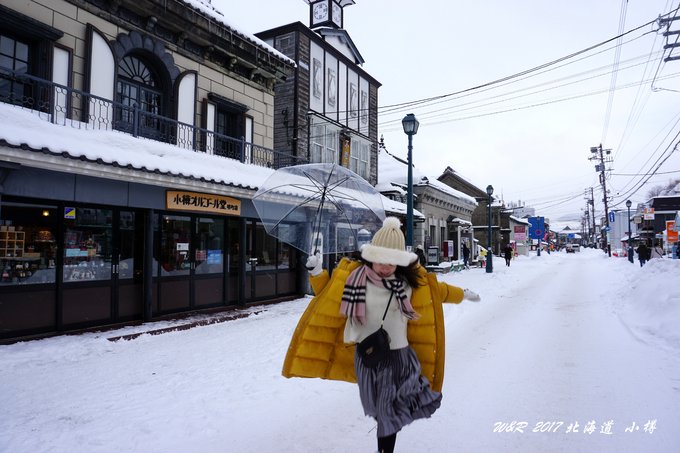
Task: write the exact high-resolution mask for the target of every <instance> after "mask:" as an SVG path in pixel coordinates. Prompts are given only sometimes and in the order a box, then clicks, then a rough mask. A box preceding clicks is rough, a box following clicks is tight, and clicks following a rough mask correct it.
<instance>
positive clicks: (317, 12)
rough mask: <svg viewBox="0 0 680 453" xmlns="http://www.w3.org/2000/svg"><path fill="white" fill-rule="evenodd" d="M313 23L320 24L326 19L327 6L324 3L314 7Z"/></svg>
mask: <svg viewBox="0 0 680 453" xmlns="http://www.w3.org/2000/svg"><path fill="white" fill-rule="evenodd" d="M313 17H314V22H315V23H316V22H321V21H322V20H327V19H328V4H327V3H326V2H321V3H317V4H316V5H314V13H313Z"/></svg>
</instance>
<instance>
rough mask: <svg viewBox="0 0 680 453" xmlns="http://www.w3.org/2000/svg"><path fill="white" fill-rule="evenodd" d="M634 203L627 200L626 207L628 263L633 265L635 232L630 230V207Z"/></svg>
mask: <svg viewBox="0 0 680 453" xmlns="http://www.w3.org/2000/svg"><path fill="white" fill-rule="evenodd" d="M632 204H633V203H631V201H630V200H626V207H627V208H628V261H630V262H631V263H633V262H634V260H633V232H632V231H631V230H630V207H631V205H632Z"/></svg>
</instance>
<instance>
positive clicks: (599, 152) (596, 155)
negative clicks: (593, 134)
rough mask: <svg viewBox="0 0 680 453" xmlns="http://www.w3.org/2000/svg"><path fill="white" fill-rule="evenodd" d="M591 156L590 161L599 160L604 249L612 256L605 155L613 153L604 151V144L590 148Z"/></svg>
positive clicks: (597, 168) (609, 159)
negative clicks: (609, 239)
mask: <svg viewBox="0 0 680 453" xmlns="http://www.w3.org/2000/svg"><path fill="white" fill-rule="evenodd" d="M590 152H591V154H593V155H592V156H591V157H589V158H588V160H599V161H600V163H599V164H597V165H595V171H598V172H600V185H602V201H603V202H604V222H605V224H606V227H605V234H604V235H603V236H602V237H603V238H604V243H603V245H604V247H605V252H607V255H608V256H610V257H611V256H612V250H611V246H610V245H609V244H607V233H609V229H610V227H609V205H608V196H607V176H606V173H605V172H606V171H607V170H606V167H605V158H604V156H605V153H606V155H607V156H609V155H610V154H611V152H612V150H611V149H604V150H603V149H602V143H600V146H593V147H591V148H590ZM611 162H612V159H611V158H610V157H608V158H607V160H606V163H611Z"/></svg>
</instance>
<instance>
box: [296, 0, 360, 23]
mask: <svg viewBox="0 0 680 453" xmlns="http://www.w3.org/2000/svg"><path fill="white" fill-rule="evenodd" d="M307 1H308V3H309V28H312V29H313V28H318V27H331V28H338V29H339V28H342V9H343V8H344V7H345V6H347V5H353V4H354V0H307Z"/></svg>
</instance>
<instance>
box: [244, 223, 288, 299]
mask: <svg viewBox="0 0 680 453" xmlns="http://www.w3.org/2000/svg"><path fill="white" fill-rule="evenodd" d="M297 259H298V252H297V251H296V250H295V249H294V248H293V247H291V246H290V245H288V244H286V243H284V242H281V241H279V240H277V239H276V238H275V237H273V236H269V235H268V234H267V232H266V230H265V228H264V225H263V224H262V223H261V222H256V221H249V222H248V223H247V225H246V254H245V261H246V280H245V298H246V301H247V302H256V301H259V300H264V299H273V298H276V297H282V296H289V295H291V294H293V293H295V292H296V291H297V284H296V274H295V267H296V266H295V263H296V260H297Z"/></svg>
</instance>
